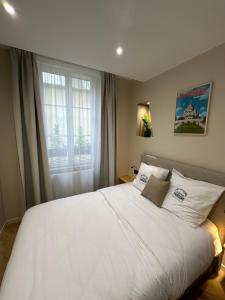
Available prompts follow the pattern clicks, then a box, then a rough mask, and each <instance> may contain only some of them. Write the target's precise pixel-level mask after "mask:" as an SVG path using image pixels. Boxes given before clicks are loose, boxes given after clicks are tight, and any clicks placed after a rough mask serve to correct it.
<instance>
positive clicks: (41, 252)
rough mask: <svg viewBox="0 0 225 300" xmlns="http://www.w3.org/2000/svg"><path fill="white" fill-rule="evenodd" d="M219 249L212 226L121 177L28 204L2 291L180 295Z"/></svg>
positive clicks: (91, 296)
mask: <svg viewBox="0 0 225 300" xmlns="http://www.w3.org/2000/svg"><path fill="white" fill-rule="evenodd" d="M213 257H214V245H213V240H212V238H211V236H210V234H209V233H208V232H207V231H206V230H203V229H202V228H197V229H194V228H191V227H190V226H189V225H187V224H186V223H184V221H182V220H181V219H179V218H178V217H176V216H175V215H173V214H171V213H170V212H168V211H167V210H165V209H160V208H158V207H156V206H154V204H152V203H151V202H150V201H149V200H147V199H146V198H144V197H143V196H141V195H140V191H138V190H137V189H136V188H135V187H134V186H132V185H131V184H122V185H118V186H114V187H110V188H106V189H102V190H99V191H97V192H93V193H87V194H83V195H79V196H74V197H70V198H65V199H60V200H56V201H52V202H49V203H46V204H42V205H39V206H36V207H34V208H32V209H30V210H28V211H27V212H26V214H25V217H24V218H23V221H22V224H21V226H20V229H19V232H18V235H17V238H16V242H15V245H14V248H13V252H12V256H11V258H10V261H9V264H8V267H7V270H6V273H5V276H4V279H3V282H2V286H1V292H0V299H1V300H62V299H65V300H83V299H85V300H100V299H101V300H128V299H129V300H130V299H135V300H139V299H141V300H145V299H148V300H166V299H177V298H179V297H180V296H181V295H182V293H183V292H184V291H185V289H186V288H187V287H188V286H190V285H191V284H192V283H193V282H194V281H195V280H196V279H197V278H198V277H199V276H200V275H201V274H202V273H203V272H204V271H205V270H206V269H207V268H208V267H209V265H210V264H211V262H212V260H213Z"/></svg>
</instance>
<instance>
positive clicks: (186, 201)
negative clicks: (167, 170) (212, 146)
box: [162, 169, 225, 227]
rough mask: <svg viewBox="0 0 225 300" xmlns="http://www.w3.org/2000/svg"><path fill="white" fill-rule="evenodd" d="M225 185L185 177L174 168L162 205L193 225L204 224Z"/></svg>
mask: <svg viewBox="0 0 225 300" xmlns="http://www.w3.org/2000/svg"><path fill="white" fill-rule="evenodd" d="M224 190H225V187H222V186H219V185H215V184H211V183H208V182H204V181H198V180H194V179H191V178H186V177H184V176H183V175H182V174H181V173H179V172H178V171H176V170H175V169H173V171H172V177H171V180H170V188H169V191H168V193H167V195H166V197H165V199H164V202H163V204H162V207H163V208H165V209H167V210H169V211H170V212H172V213H173V214H175V215H177V216H178V217H180V218H181V219H183V220H184V221H186V222H187V223H189V224H190V225H191V226H193V227H197V226H199V225H200V224H202V223H203V222H204V221H205V219H206V218H207V216H208V214H209V212H210V210H211V209H212V207H213V205H214V204H215V203H216V201H217V200H218V199H219V198H220V196H221V195H222V194H223V192H224Z"/></svg>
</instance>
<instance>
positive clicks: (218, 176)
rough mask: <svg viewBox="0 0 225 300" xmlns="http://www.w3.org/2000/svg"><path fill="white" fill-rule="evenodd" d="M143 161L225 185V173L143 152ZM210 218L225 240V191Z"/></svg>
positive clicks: (194, 177)
mask: <svg viewBox="0 0 225 300" xmlns="http://www.w3.org/2000/svg"><path fill="white" fill-rule="evenodd" d="M141 161H142V162H145V163H146V164H151V165H153V166H157V167H162V168H166V169H169V170H172V169H173V168H175V169H176V170H178V171H180V172H181V173H182V174H183V175H184V176H186V177H190V178H193V179H197V180H202V181H207V182H210V183H213V184H217V185H221V186H225V173H221V172H217V171H213V170H208V169H205V168H201V167H197V166H192V165H189V164H185V163H182V162H178V161H175V160H170V159H166V158H162V157H158V156H154V155H150V154H142V156H141ZM208 218H209V219H210V220H211V221H212V222H213V223H214V224H216V225H217V227H218V230H219V233H220V238H221V242H222V243H224V242H225V193H224V194H223V195H222V197H221V198H220V199H219V200H218V202H217V203H216V205H215V206H214V208H213V209H212V211H211V212H210V214H209V216H208Z"/></svg>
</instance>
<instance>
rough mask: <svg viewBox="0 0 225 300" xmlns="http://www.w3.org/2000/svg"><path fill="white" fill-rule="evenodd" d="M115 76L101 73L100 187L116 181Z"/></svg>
mask: <svg viewBox="0 0 225 300" xmlns="http://www.w3.org/2000/svg"><path fill="white" fill-rule="evenodd" d="M115 81H116V78H115V75H113V74H109V73H102V116H101V162H100V187H106V186H110V185H114V184H115V182H116V87H115V85H116V83H115Z"/></svg>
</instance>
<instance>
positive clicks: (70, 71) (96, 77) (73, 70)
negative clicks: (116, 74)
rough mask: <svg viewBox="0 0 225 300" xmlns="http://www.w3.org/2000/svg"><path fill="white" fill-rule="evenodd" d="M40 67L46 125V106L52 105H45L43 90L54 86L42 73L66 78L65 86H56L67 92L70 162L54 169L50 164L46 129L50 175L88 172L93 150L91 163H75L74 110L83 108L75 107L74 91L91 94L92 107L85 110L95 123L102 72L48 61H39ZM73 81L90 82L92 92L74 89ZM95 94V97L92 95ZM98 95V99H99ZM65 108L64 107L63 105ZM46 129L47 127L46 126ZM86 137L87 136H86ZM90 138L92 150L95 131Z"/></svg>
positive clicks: (66, 106)
mask: <svg viewBox="0 0 225 300" xmlns="http://www.w3.org/2000/svg"><path fill="white" fill-rule="evenodd" d="M38 67H39V82H40V85H41V86H42V88H41V92H42V95H41V101H42V111H43V119H44V124H45V123H46V116H45V109H44V106H45V105H46V106H48V105H49V106H51V104H45V103H44V95H43V89H44V86H47V85H49V86H50V87H51V86H52V84H51V83H44V81H43V79H42V73H43V72H46V73H50V74H56V75H60V76H64V77H65V86H62V85H61V86H60V85H56V86H57V88H62V89H63V90H65V102H66V105H65V110H66V127H67V150H68V154H67V156H66V157H68V161H67V163H66V165H62V166H60V164H59V165H58V166H55V167H54V164H53V163H52V164H51V162H50V160H49V152H48V151H49V148H48V142H47V139H48V136H47V135H46V129H45V138H46V147H47V153H48V162H49V169H50V173H51V174H58V173H65V172H75V171H79V170H88V169H92V168H93V164H94V162H93V160H94V157H93V151H92V149H91V152H90V156H91V157H90V161H85V162H83V163H82V162H80V163H79V164H77V163H76V162H75V161H74V157H75V155H74V148H75V136H76V135H75V130H74V116H73V114H74V112H73V110H74V109H82V107H79V106H74V105H73V95H72V93H73V91H74V90H77V91H80V92H82V91H84V92H85V93H86V92H88V93H90V97H91V105H90V108H88V107H87V108H86V107H85V108H84V109H90V113H91V123H92V122H93V118H95V117H96V116H94V115H95V113H96V103H95V104H93V103H92V102H93V99H94V101H95V102H96V101H98V100H97V98H99V103H98V105H97V106H100V105H101V101H100V99H101V97H100V84H101V77H100V72H97V71H94V70H90V69H86V68H82V67H79V66H72V67H71V65H69V64H65V63H60V62H57V63H56V64H55V65H54V64H52V63H51V62H49V61H48V59H43V58H42V59H41V61H38ZM59 69H60V72H58V70H59ZM73 79H78V80H85V81H90V90H86V91H85V90H84V89H82V88H76V87H73V84H72V80H73ZM92 93H93V95H91V94H92ZM97 95H98V97H97ZM92 98H93V99H92ZM52 106H57V105H52ZM62 106H63V107H64V105H62ZM44 127H45V126H44ZM85 136H86V135H85ZM88 136H90V139H91V143H90V145H91V148H92V144H93V141H94V139H95V137H94V134H93V131H92V129H91V131H90V134H89V135H88Z"/></svg>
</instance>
